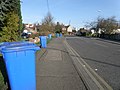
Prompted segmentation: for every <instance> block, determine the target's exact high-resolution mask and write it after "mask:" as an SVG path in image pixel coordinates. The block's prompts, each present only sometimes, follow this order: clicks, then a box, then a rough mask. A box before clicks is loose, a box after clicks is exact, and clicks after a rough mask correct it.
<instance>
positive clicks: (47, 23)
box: [40, 12, 55, 35]
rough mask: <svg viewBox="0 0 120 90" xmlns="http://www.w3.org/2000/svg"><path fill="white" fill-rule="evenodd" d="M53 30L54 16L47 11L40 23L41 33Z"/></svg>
mask: <svg viewBox="0 0 120 90" xmlns="http://www.w3.org/2000/svg"><path fill="white" fill-rule="evenodd" d="M54 30H55V24H54V17H53V16H52V15H51V13H50V12H48V13H47V15H46V16H45V17H44V19H43V20H42V25H41V29H40V33H41V34H43V33H44V34H45V35H46V34H48V33H53V32H54Z"/></svg>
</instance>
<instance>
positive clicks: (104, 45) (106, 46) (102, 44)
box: [94, 43, 108, 47]
mask: <svg viewBox="0 0 120 90" xmlns="http://www.w3.org/2000/svg"><path fill="white" fill-rule="evenodd" d="M94 44H96V45H99V46H102V47H108V46H106V45H103V44H99V43H94Z"/></svg>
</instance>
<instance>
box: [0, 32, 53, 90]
mask: <svg viewBox="0 0 120 90" xmlns="http://www.w3.org/2000/svg"><path fill="white" fill-rule="evenodd" d="M51 38H52V35H51V34H49V35H48V39H51ZM40 44H41V47H42V48H46V47H47V37H46V36H40ZM37 50H40V47H39V46H37V45H36V44H34V43H31V42H27V41H22V42H3V43H0V53H1V54H2V55H3V59H4V62H5V66H6V70H7V74H8V78H9V83H10V89H11V90H36V69H35V67H36V66H35V58H36V56H35V53H36V51H37Z"/></svg>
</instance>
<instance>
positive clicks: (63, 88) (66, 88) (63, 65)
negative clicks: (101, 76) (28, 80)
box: [36, 38, 86, 90]
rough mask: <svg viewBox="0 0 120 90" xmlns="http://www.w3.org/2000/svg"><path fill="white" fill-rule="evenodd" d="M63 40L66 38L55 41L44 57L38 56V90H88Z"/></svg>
mask: <svg viewBox="0 0 120 90" xmlns="http://www.w3.org/2000/svg"><path fill="white" fill-rule="evenodd" d="M63 40H64V38H55V39H53V40H52V41H51V42H50V43H49V44H48V47H47V49H46V52H45V53H44V55H43V56H42V57H41V55H40V54H38V55H37V60H36V78H37V90H86V89H85V87H84V84H83V83H82V81H81V79H80V77H79V75H78V73H77V71H76V69H75V68H74V65H73V64H72V60H71V58H70V56H69V54H68V53H67V50H66V48H65V46H64V44H63ZM44 51H45V50H44Z"/></svg>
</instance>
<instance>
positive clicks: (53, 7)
mask: <svg viewBox="0 0 120 90" xmlns="http://www.w3.org/2000/svg"><path fill="white" fill-rule="evenodd" d="M48 3H49V10H50V12H51V14H52V16H53V17H54V21H55V22H57V21H59V22H60V23H64V24H65V25H67V24H69V22H70V24H71V25H72V26H74V27H77V28H79V27H83V26H84V24H86V22H91V21H93V20H96V18H97V17H98V16H101V17H105V18H106V17H111V16H116V19H117V20H120V0H48ZM21 11H22V17H23V23H36V22H41V20H42V19H43V18H44V16H45V15H46V14H47V12H48V8H47V0H22V3H21Z"/></svg>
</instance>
